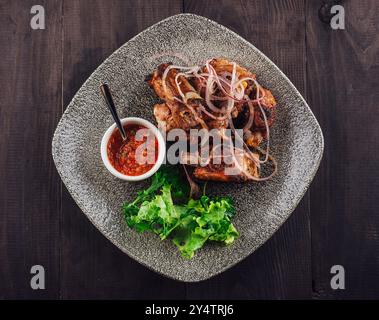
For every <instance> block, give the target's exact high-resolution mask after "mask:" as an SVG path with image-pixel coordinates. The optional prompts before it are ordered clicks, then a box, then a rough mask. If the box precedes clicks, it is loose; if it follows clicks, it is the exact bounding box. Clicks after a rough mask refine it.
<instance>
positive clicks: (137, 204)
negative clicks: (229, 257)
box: [123, 166, 239, 259]
mask: <svg viewBox="0 0 379 320" xmlns="http://www.w3.org/2000/svg"><path fill="white" fill-rule="evenodd" d="M188 194H189V188H188V185H187V184H185V183H183V181H182V179H181V176H180V173H179V171H178V170H177V168H176V167H171V166H170V167H163V168H161V169H160V170H159V171H158V172H157V173H156V174H155V175H154V176H153V179H152V183H151V186H150V187H149V188H148V189H146V190H143V191H141V192H139V193H138V195H137V198H136V199H135V200H134V201H133V202H131V203H127V202H126V203H124V205H123V211H124V215H125V219H126V222H127V224H128V226H129V227H131V228H134V229H135V230H137V231H138V232H143V231H151V232H154V233H156V234H157V235H159V237H160V238H161V240H164V239H166V238H171V239H172V241H173V243H174V244H175V245H176V246H177V247H178V248H179V251H180V253H181V255H182V256H183V257H184V258H187V259H191V258H192V257H193V256H194V254H195V251H196V250H198V249H200V248H201V247H202V246H203V245H204V243H205V242H206V241H207V240H211V241H218V242H222V243H224V244H226V245H229V244H231V243H232V242H233V241H234V240H235V239H236V238H237V237H238V236H239V234H238V231H237V230H236V228H235V227H234V226H233V224H232V223H231V221H230V219H231V218H232V217H233V215H234V213H235V210H234V206H233V203H232V200H231V199H230V198H225V197H224V198H214V199H211V198H209V197H208V196H206V195H203V196H202V197H201V198H200V199H198V200H195V199H189V200H186V199H188Z"/></svg>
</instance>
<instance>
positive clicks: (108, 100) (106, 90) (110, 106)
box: [100, 83, 126, 140]
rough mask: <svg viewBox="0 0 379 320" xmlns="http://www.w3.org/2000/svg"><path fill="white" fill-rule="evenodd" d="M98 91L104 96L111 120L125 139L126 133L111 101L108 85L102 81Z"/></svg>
mask: <svg viewBox="0 0 379 320" xmlns="http://www.w3.org/2000/svg"><path fill="white" fill-rule="evenodd" d="M100 91H101V93H102V95H103V97H104V100H105V102H106V103H107V106H108V109H109V111H110V112H111V114H112V117H113V120H114V122H115V123H116V126H117V128H118V130H119V131H120V133H121V137H122V139H124V140H125V139H126V133H125V130H124V127H123V126H122V124H121V121H120V118H119V116H118V114H117V110H116V106H115V104H114V102H113V99H112V94H111V91H110V90H109V87H108V85H107V84H106V83H103V84H102V85H101V86H100Z"/></svg>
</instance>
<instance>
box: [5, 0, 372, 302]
mask: <svg viewBox="0 0 379 320" xmlns="http://www.w3.org/2000/svg"><path fill="white" fill-rule="evenodd" d="M322 3H323V1H317V0H241V1H237V0H205V1H199V0H153V1H151V0H137V1H136V0H60V1H59V0H45V1H39V4H41V5H43V6H44V8H45V11H46V29H45V30H32V29H31V28H30V25H29V23H30V18H31V14H30V8H31V7H32V5H34V4H35V3H33V2H32V1H30V0H27V1H15V0H12V1H11V0H0V54H1V62H0V81H1V85H2V86H1V88H2V93H1V94H0V142H1V143H0V298H1V299H9V298H14V299H16V298H19V299H25V298H32V299H42V298H49V299H59V298H60V299H91V298H93V299H111V298H116V299H143V298H144V299H312V298H313V299H346V298H348V299H349V298H377V299H379V216H378V211H379V202H378V194H379V183H378V181H377V173H378V171H379V153H378V151H377V150H378V147H379V129H378V127H379V112H378V104H377V101H378V100H379V90H378V87H379V85H378V83H379V32H378V31H379V30H378V19H377V17H378V15H379V4H378V3H377V1H375V0H364V1H359V2H358V1H354V0H345V1H341V2H340V3H341V4H342V5H343V6H344V8H345V11H346V29H345V30H332V29H331V27H330V25H328V24H326V23H323V22H321V21H320V19H319V16H318V11H319V8H320V6H321V5H322ZM181 12H190V13H195V14H198V15H202V16H206V17H208V18H210V19H213V20H215V21H217V22H219V23H221V24H223V25H225V26H226V27H228V28H230V29H232V30H234V31H235V32H237V33H238V34H240V35H241V36H242V37H244V38H245V39H247V40H248V41H250V42H251V43H253V44H254V45H255V46H256V47H258V48H259V49H260V50H261V51H263V52H264V53H265V54H266V55H267V56H268V57H269V58H270V59H271V60H272V61H274V62H275V63H276V64H277V65H278V67H279V68H281V69H282V70H283V71H284V73H285V74H286V75H287V76H288V77H289V78H290V80H291V81H292V82H293V83H294V84H295V86H296V87H297V88H298V89H299V91H300V92H301V93H302V94H303V95H304V97H305V98H306V100H307V101H308V103H309V105H310V107H311V108H312V110H313V111H314V113H315V115H316V117H317V119H318V121H319V122H320V125H321V127H322V130H323V132H324V136H325V153H324V159H323V161H322V164H321V167H320V169H319V172H318V174H317V175H316V178H315V180H314V182H313V183H312V185H311V187H310V189H309V191H308V192H307V194H306V195H305V197H304V198H303V200H302V201H301V203H300V204H299V206H298V208H297V209H296V210H295V211H294V213H293V214H292V215H291V217H290V218H289V219H288V220H287V222H286V223H285V224H284V225H283V226H282V227H281V228H280V229H279V230H278V231H277V232H276V233H275V235H274V236H273V237H272V238H271V239H270V240H269V241H267V243H266V244H264V245H263V246H262V247H261V248H259V249H258V250H257V251H256V252H255V253H254V254H252V255H251V256H249V257H248V258H247V259H245V260H244V261H242V262H241V263H239V264H238V265H237V266H235V267H233V268H232V269H230V270H228V271H226V272H225V273H223V274H221V275H219V276H216V277H214V278H212V279H210V280H207V281H203V282H200V283H192V284H185V283H181V282H178V281H174V280H170V279H167V278H165V277H162V276H160V275H158V274H156V273H154V272H152V271H150V270H148V269H147V268H145V267H143V266H141V265H140V264H138V263H137V262H135V261H134V260H132V259H131V258H129V257H128V256H126V255H125V254H123V253H122V252H121V251H120V250H119V249H117V248H116V247H115V246H113V245H112V244H111V243H110V242H109V241H108V240H107V239H106V238H104V237H103V236H102V235H101V234H100V233H99V232H98V231H97V230H96V228H95V227H94V226H92V224H91V223H90V222H89V220H88V219H87V218H86V217H85V216H84V215H83V214H82V213H81V211H80V209H79V208H78V207H77V206H76V204H75V203H74V201H73V200H72V198H71V196H70V195H69V193H68V192H67V190H66V189H65V187H64V185H63V184H62V182H61V180H60V178H59V176H58V174H57V172H56V170H55V167H54V163H53V160H52V157H51V139H52V134H53V132H54V130H55V127H56V125H57V123H58V121H59V119H60V117H61V115H62V112H63V111H64V109H65V107H66V106H67V105H68V104H69V102H70V100H71V99H72V97H73V96H74V95H75V93H76V91H77V90H78V89H79V88H80V86H81V85H82V84H83V82H84V81H85V80H86V79H87V77H88V76H89V75H90V74H91V73H92V72H93V71H94V69H95V68H96V67H97V66H98V65H99V64H100V63H101V62H102V61H103V60H104V59H106V58H107V57H108V56H109V55H110V54H111V53H112V52H113V51H114V50H116V49H117V48H118V47H120V46H121V45H122V44H123V43H124V42H126V41H128V40H129V39H130V38H131V37H133V36H134V35H136V34H137V33H138V32H140V31H142V30H143V29H145V28H146V27H148V26H150V25H152V24H154V23H156V22H158V21H160V20H162V19H164V18H165V17H168V16H171V15H174V14H177V13H181ZM35 264H41V265H43V266H44V267H45V269H46V277H47V278H46V289H45V290H32V289H31V288H30V284H29V281H30V278H31V275H30V268H31V266H32V265H35ZM337 264H339V265H343V266H344V267H345V270H346V289H345V290H332V289H331V287H330V278H331V276H332V275H331V274H330V268H331V267H332V266H333V265H337Z"/></svg>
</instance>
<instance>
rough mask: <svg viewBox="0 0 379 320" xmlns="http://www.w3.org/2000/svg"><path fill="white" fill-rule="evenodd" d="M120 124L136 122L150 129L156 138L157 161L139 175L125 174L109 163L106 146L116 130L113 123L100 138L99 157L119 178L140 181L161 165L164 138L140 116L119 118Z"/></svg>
mask: <svg viewBox="0 0 379 320" xmlns="http://www.w3.org/2000/svg"><path fill="white" fill-rule="evenodd" d="M120 120H121V124H122V125H123V126H124V125H127V124H137V125H141V126H144V127H146V128H147V129H150V130H151V132H152V133H153V134H154V135H155V136H156V138H157V140H158V157H157V162H156V163H155V164H154V166H153V167H152V168H151V169H150V170H149V171H147V172H145V173H144V174H141V175H139V176H127V175H125V174H123V173H121V172H119V171H117V170H116V169H115V168H114V167H113V166H112V164H111V162H110V161H109V159H108V153H107V146H108V141H109V139H110V137H111V135H112V133H113V132H114V131H115V130H118V129H117V128H116V124H115V123H114V124H113V125H111V126H110V127H109V128H108V130H107V131H105V134H104V136H103V139H102V140H101V149H100V150H101V159H102V160H103V163H104V165H105V167H106V168H107V169H108V171H109V172H110V173H112V174H113V175H114V176H115V177H117V178H120V179H122V180H125V181H141V180H144V179H147V178H149V177H151V176H152V175H153V174H154V173H155V172H157V170H158V169H159V168H160V166H161V165H162V163H163V161H164V158H165V155H166V144H165V141H164V138H163V136H162V134H161V132H160V131H159V130H158V129H157V127H156V126H154V125H153V124H152V123H151V122H149V121H147V120H145V119H141V118H133V117H131V118H123V119H120Z"/></svg>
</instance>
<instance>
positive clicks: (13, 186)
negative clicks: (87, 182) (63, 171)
mask: <svg viewBox="0 0 379 320" xmlns="http://www.w3.org/2000/svg"><path fill="white" fill-rule="evenodd" d="M38 3H39V4H40V5H43V7H44V8H45V12H46V29H45V30H32V29H31V27H30V24H29V23H30V19H31V17H32V15H31V14H30V9H31V7H32V6H33V5H35V4H36V3H35V1H29V0H28V1H10V0H5V1H2V2H1V5H0V43H1V45H0V56H1V60H2V61H1V64H0V82H1V84H2V86H1V88H2V92H1V95H0V190H1V191H0V261H1V263H0V298H1V299H16V298H17V299H20V298H22V299H25V298H32V299H35V298H58V297H59V220H60V218H59V217H60V179H59V177H58V174H57V172H56V170H55V167H54V164H53V160H52V156H51V139H52V135H53V132H54V130H55V127H56V124H57V122H58V120H59V117H60V114H61V59H60V57H61V51H62V47H61V29H62V28H61V2H60V1H59V0H51V1H39V2H38ZM36 264H39V265H42V266H43V267H44V268H45V271H46V281H45V285H46V289H45V290H32V289H31V287H30V279H31V274H30V269H31V267H32V266H33V265H36Z"/></svg>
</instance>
